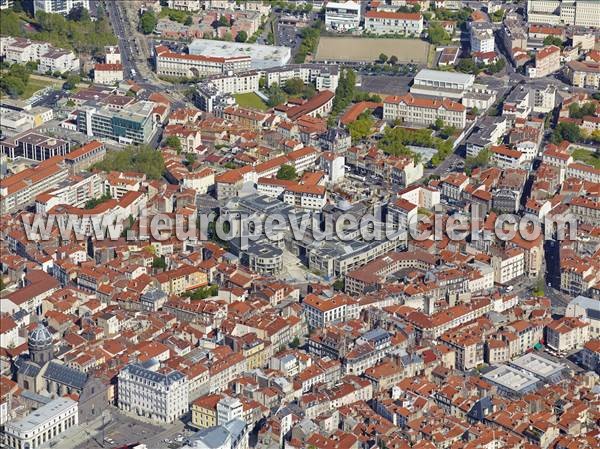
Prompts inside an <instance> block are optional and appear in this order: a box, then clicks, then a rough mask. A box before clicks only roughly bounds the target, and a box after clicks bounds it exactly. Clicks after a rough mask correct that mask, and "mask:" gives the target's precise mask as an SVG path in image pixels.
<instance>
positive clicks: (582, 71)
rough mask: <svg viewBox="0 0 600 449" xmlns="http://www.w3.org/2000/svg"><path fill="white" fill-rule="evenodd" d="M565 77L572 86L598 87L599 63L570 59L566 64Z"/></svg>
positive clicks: (599, 82)
mask: <svg viewBox="0 0 600 449" xmlns="http://www.w3.org/2000/svg"><path fill="white" fill-rule="evenodd" d="M566 72H567V77H568V78H569V81H570V82H571V84H572V85H573V86H576V87H587V88H592V89H600V63H599V62H592V61H570V62H568V63H567V66H566Z"/></svg>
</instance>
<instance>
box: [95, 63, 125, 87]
mask: <svg viewBox="0 0 600 449" xmlns="http://www.w3.org/2000/svg"><path fill="white" fill-rule="evenodd" d="M121 81H123V65H122V64H121V63H115V64H108V63H107V64H96V65H95V66H94V82H95V83H98V84H115V83H120V82H121Z"/></svg>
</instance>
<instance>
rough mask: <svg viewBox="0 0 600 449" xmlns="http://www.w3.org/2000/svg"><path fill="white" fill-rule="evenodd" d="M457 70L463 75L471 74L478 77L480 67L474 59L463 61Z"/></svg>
mask: <svg viewBox="0 0 600 449" xmlns="http://www.w3.org/2000/svg"><path fill="white" fill-rule="evenodd" d="M456 70H458V71H459V72H463V73H471V74H473V75H477V74H478V73H479V67H478V66H477V64H476V63H475V61H474V60H473V58H464V59H461V60H460V61H459V62H458V64H457V65H456Z"/></svg>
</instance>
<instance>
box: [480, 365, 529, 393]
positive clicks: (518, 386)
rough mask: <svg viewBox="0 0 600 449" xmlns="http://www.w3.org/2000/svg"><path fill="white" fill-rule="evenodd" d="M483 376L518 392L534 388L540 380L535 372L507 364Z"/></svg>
mask: <svg viewBox="0 0 600 449" xmlns="http://www.w3.org/2000/svg"><path fill="white" fill-rule="evenodd" d="M483 378H484V379H486V380H489V381H490V382H493V383H495V384H496V385H499V386H501V387H504V388H506V389H507V390H512V391H514V392H517V393H521V392H526V391H530V390H533V389H535V387H536V384H537V383H538V382H539V380H538V378H537V377H535V376H534V375H533V374H529V373H527V372H525V371H520V370H518V369H516V368H512V367H510V366H507V365H501V366H499V367H498V368H496V369H493V370H492V371H490V372H488V373H486V374H484V375H483Z"/></svg>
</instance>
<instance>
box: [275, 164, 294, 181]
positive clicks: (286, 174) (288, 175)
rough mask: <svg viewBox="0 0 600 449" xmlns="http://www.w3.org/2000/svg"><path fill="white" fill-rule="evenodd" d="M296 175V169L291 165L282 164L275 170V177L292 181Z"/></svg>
mask: <svg viewBox="0 0 600 449" xmlns="http://www.w3.org/2000/svg"><path fill="white" fill-rule="evenodd" d="M297 177H298V174H297V173H296V169H295V168H294V167H293V166H291V165H287V164H283V165H282V166H281V167H280V168H279V170H278V171H277V179H285V180H288V181H293V180H295V179H296V178H297Z"/></svg>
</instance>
